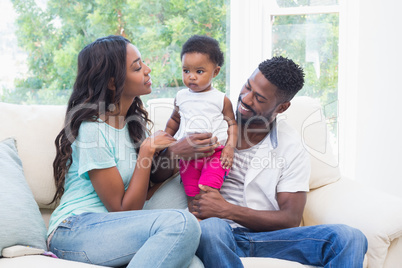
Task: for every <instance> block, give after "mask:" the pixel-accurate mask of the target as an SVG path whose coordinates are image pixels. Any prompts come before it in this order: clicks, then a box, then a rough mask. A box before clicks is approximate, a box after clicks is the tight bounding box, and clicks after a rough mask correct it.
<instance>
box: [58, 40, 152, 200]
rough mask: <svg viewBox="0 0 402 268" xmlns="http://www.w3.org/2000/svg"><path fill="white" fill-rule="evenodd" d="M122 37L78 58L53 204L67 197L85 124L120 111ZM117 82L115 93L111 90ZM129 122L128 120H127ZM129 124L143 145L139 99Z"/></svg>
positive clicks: (89, 47) (129, 114)
mask: <svg viewBox="0 0 402 268" xmlns="http://www.w3.org/2000/svg"><path fill="white" fill-rule="evenodd" d="M128 44H130V41H128V40H127V39H125V38H124V37H121V36H107V37H103V38H99V39H97V40H96V41H94V42H93V43H91V44H89V45H87V46H86V47H85V48H84V49H83V50H82V51H81V52H80V53H79V55H78V71H77V78H76V80H75V83H74V88H73V92H72V94H71V97H70V99H69V101H68V106H67V112H66V119H65V122H64V128H63V129H62V130H61V131H60V133H59V135H57V137H56V140H55V144H56V158H55V160H54V162H53V172H54V179H55V184H56V193H55V195H54V197H53V200H52V201H51V202H50V203H53V202H55V201H57V200H59V199H60V198H61V196H62V195H63V193H64V182H65V176H66V174H67V172H68V169H69V168H70V166H71V164H72V148H71V144H72V143H73V142H74V140H75V139H76V137H77V136H78V130H79V128H80V126H81V123H82V122H83V121H96V120H97V119H98V118H99V115H100V114H101V113H102V111H103V112H105V111H108V109H109V107H112V108H111V110H113V109H115V108H117V109H119V103H120V97H121V94H122V91H123V86H124V82H125V77H126V56H127V45H128ZM111 80H112V81H113V82H114V86H115V90H111V89H109V88H108V85H110V81H111ZM128 119H129V120H128ZM126 123H127V126H128V131H129V133H130V137H131V139H132V142H133V143H134V144H140V143H141V142H142V141H143V139H144V138H145V136H146V135H145V134H146V133H148V130H147V127H146V126H147V124H148V123H150V120H149V119H148V113H147V111H146V110H145V109H144V106H143V104H142V101H141V99H140V98H139V97H136V98H135V99H134V101H133V104H132V105H131V106H130V108H129V109H128V112H127V115H126Z"/></svg>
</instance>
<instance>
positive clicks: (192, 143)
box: [168, 133, 219, 160]
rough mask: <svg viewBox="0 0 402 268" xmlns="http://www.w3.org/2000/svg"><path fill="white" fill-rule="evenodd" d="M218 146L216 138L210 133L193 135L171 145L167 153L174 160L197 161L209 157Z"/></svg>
mask: <svg viewBox="0 0 402 268" xmlns="http://www.w3.org/2000/svg"><path fill="white" fill-rule="evenodd" d="M218 146H219V143H218V139H217V137H212V134H211V133H195V134H190V135H188V136H186V137H184V138H181V139H180V140H178V141H176V142H175V143H172V144H171V145H170V146H169V148H168V153H169V154H171V155H173V157H175V158H181V159H186V160H189V159H197V158H202V157H208V156H211V155H212V154H213V153H214V151H215V148H216V147H218Z"/></svg>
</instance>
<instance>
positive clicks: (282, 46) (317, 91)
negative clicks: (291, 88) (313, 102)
mask: <svg viewBox="0 0 402 268" xmlns="http://www.w3.org/2000/svg"><path fill="white" fill-rule="evenodd" d="M272 29H273V32H272V36H273V37H272V38H273V44H272V55H273V56H279V55H282V56H285V57H288V58H291V59H293V60H294V61H295V62H297V63H299V64H300V65H301V66H302V67H303V69H304V72H305V84H304V87H303V89H302V90H301V91H300V92H299V93H298V95H302V96H310V97H313V98H318V99H320V102H321V103H322V105H323V108H324V113H325V116H326V118H327V120H328V124H329V125H330V128H331V130H332V131H333V132H334V133H336V132H337V113H338V107H337V99H338V43H339V16H338V14H317V15H289V16H275V18H274V24H273V28H272Z"/></svg>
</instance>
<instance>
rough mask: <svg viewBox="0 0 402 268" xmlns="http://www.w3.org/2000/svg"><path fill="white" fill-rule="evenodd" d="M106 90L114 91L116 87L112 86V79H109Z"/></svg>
mask: <svg viewBox="0 0 402 268" xmlns="http://www.w3.org/2000/svg"><path fill="white" fill-rule="evenodd" d="M107 88H108V89H110V90H116V85H115V84H114V78H113V77H112V78H110V80H109V83H108V84H107Z"/></svg>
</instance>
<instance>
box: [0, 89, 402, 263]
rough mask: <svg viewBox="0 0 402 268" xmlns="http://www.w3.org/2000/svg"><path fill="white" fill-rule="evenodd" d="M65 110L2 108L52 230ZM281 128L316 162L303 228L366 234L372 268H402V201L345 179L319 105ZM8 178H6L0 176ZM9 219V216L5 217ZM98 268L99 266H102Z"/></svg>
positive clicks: (3, 131)
mask: <svg viewBox="0 0 402 268" xmlns="http://www.w3.org/2000/svg"><path fill="white" fill-rule="evenodd" d="M147 109H148V111H149V112H150V118H151V119H152V121H154V122H155V126H154V130H155V129H163V128H164V126H165V123H166V120H167V119H168V117H169V116H170V113H171V110H172V99H156V100H151V101H149V102H148V107H147ZM64 113H65V106H44V105H32V106H28V105H12V104H6V103H0V122H1V127H0V141H1V140H3V139H5V138H7V137H14V138H15V139H16V141H17V145H18V153H19V156H20V158H21V160H22V164H23V169H24V173H25V178H26V180H27V181H28V184H29V187H30V189H31V191H32V193H33V195H34V197H35V201H36V202H37V204H38V206H39V208H40V212H41V214H42V217H43V219H44V221H45V223H46V225H47V223H48V220H49V216H50V214H51V212H52V209H53V208H54V207H52V206H49V205H47V203H49V202H50V200H51V199H52V197H53V194H54V191H55V186H54V183H53V174H52V162H53V159H54V156H55V147H54V139H55V137H56V135H57V133H58V132H59V131H60V129H61V127H62V124H63V120H64V115H65V114H64ZM278 120H287V121H288V122H289V123H290V124H291V125H292V126H293V127H294V128H295V129H296V130H298V131H299V132H300V133H301V139H302V142H303V144H304V145H305V148H306V149H307V150H308V152H309V153H310V156H311V167H312V174H311V178H310V192H309V193H308V199H307V204H306V208H305V211H304V215H303V221H302V225H317V224H329V223H331V224H332V223H343V224H348V225H350V226H353V227H356V228H358V229H360V230H361V231H362V232H363V233H364V234H365V235H366V237H367V239H368V241H369V249H368V252H367V254H366V258H365V264H364V267H370V268H380V267H386V268H395V267H401V265H402V254H401V252H402V239H401V236H402V199H400V198H397V197H394V196H391V195H388V194H386V193H383V192H380V191H378V190H376V189H371V188H369V187H367V186H365V185H364V184H362V183H358V182H356V181H354V180H351V179H348V178H344V177H342V176H341V174H340V173H339V169H338V161H337V159H336V157H335V156H334V154H333V153H332V149H331V146H330V142H329V140H330V134H329V132H327V127H326V123H325V118H324V116H323V114H322V111H321V108H320V105H319V103H318V101H316V100H313V99H311V98H307V97H296V98H295V99H294V100H293V101H292V105H291V107H290V108H289V110H288V111H287V112H286V113H285V114H283V115H281V116H280V117H279V118H278ZM0 172H1V171H0ZM0 217H1V218H3V217H7V215H0ZM242 260H243V262H244V264H245V266H246V267H253V268H254V267H275V268H280V267H287V268H297V267H308V266H305V265H302V264H299V263H295V262H289V261H283V260H278V259H269V258H243V259H242ZM0 267H2V268H3V267H4V268H7V267H9V268H14V267H49V268H50V267H52V268H58V267H94V266H93V265H88V264H81V263H77V262H71V261H65V260H60V259H55V258H50V257H46V256H43V255H30V256H22V257H15V258H0ZM95 267H98V266H95Z"/></svg>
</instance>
